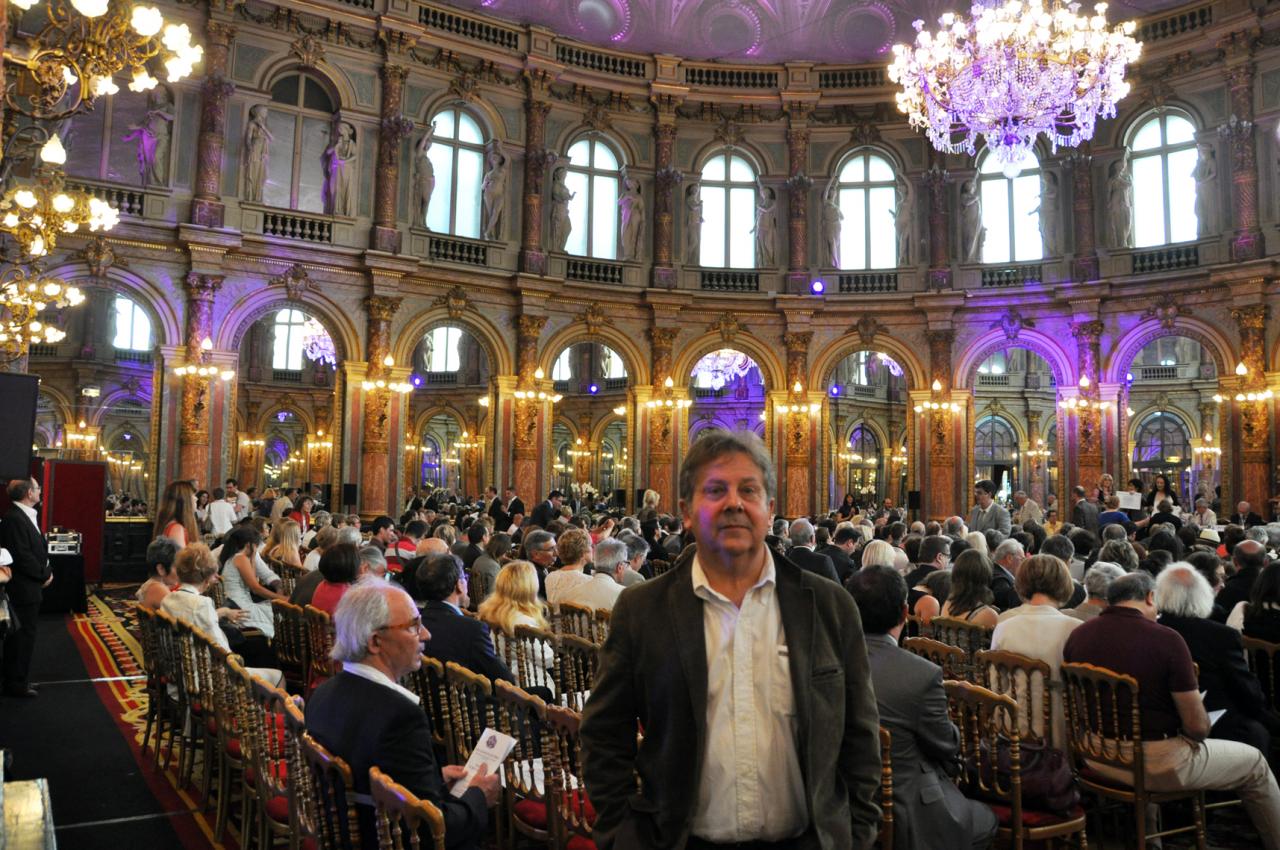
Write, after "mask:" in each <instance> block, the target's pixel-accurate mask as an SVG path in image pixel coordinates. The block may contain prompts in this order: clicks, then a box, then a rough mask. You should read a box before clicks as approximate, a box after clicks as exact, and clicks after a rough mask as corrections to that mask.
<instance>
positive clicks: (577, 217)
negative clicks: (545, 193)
mask: <svg viewBox="0 0 1280 850" xmlns="http://www.w3.org/2000/svg"><path fill="white" fill-rule="evenodd" d="M574 147H577V145H574ZM564 185H565V186H567V187H568V188H569V191H570V192H572V193H573V197H572V198H570V199H569V224H570V225H571V226H572V227H573V229H572V230H571V231H569V241H568V242H567V243H565V250H566V251H568V252H569V253H570V254H577V255H578V256H580V257H585V256H586V254H587V175H585V174H583V173H581V172H579V171H570V172H568V173H567V174H565V179H564Z"/></svg>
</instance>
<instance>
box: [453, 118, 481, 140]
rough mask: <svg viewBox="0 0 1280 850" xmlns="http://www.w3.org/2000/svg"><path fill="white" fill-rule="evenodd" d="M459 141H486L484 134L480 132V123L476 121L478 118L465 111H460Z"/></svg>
mask: <svg viewBox="0 0 1280 850" xmlns="http://www.w3.org/2000/svg"><path fill="white" fill-rule="evenodd" d="M458 141H460V142H468V143H470V144H473V145H479V144H483V143H484V135H483V134H481V132H480V125H479V124H477V123H476V119H474V118H472V117H471V116H470V115H468V114H467V113H465V112H459V113H458Z"/></svg>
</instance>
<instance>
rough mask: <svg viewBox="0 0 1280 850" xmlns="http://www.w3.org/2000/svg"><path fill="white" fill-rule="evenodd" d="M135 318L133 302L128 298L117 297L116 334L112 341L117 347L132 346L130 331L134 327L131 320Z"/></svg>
mask: <svg viewBox="0 0 1280 850" xmlns="http://www.w3.org/2000/svg"><path fill="white" fill-rule="evenodd" d="M132 318H133V302H131V301H129V300H128V299H127V298H117V299H116V336H115V340H114V341H113V342H112V345H114V346H115V347H116V348H130V347H132V346H131V342H132V340H131V338H130V336H129V334H130V331H131V330H132V329H133V328H132V326H131V322H130V320H131V319H132Z"/></svg>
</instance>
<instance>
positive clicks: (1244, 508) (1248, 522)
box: [1230, 502, 1262, 528]
mask: <svg viewBox="0 0 1280 850" xmlns="http://www.w3.org/2000/svg"><path fill="white" fill-rule="evenodd" d="M1230 522H1231V524H1232V525H1240V526H1244V527H1245V528H1253V527H1254V526H1255V525H1262V517H1260V516H1258V515H1257V514H1256V513H1254V512H1253V506H1252V505H1250V504H1249V503H1248V502H1241V503H1240V504H1238V505H1236V512H1235V513H1233V514H1232V515H1231V520H1230Z"/></svg>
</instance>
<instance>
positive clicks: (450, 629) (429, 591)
mask: <svg viewBox="0 0 1280 850" xmlns="http://www.w3.org/2000/svg"><path fill="white" fill-rule="evenodd" d="M415 578H416V579H417V585H418V592H419V593H420V594H421V596H422V598H423V599H425V600H426V601H425V602H424V603H423V605H422V622H423V625H425V626H426V627H427V628H428V629H430V630H431V636H429V637H428V638H427V644H426V652H427V654H428V655H430V656H431V657H432V658H438V659H440V661H441V662H445V661H452V662H454V663H455V664H461V665H462V666H463V667H466V668H467V669H468V670H471V671H472V672H474V673H480V674H482V675H484V676H488V677H489V678H490V679H505V680H506V681H508V682H511V683H512V684H514V683H515V676H512V675H511V670H510V668H508V667H507V665H506V664H505V663H503V661H502V659H501V658H499V657H498V656H497V655H496V654H495V653H494V651H493V638H491V637H490V636H489V627H488V625H486V624H485V623H484V622H482V621H480V620H473V619H471V618H470V617H467V616H464V615H463V613H462V609H463V608H465V607H467V604H468V600H467V574H466V572H465V571H464V570H463V569H462V564H461V563H459V561H458V559H457V558H456V557H455V556H453V555H450V554H447V553H446V554H443V555H428V556H427V557H426V558H424V559H423V560H422V563H421V564H420V565H419V566H418V571H417V575H416V576H415Z"/></svg>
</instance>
